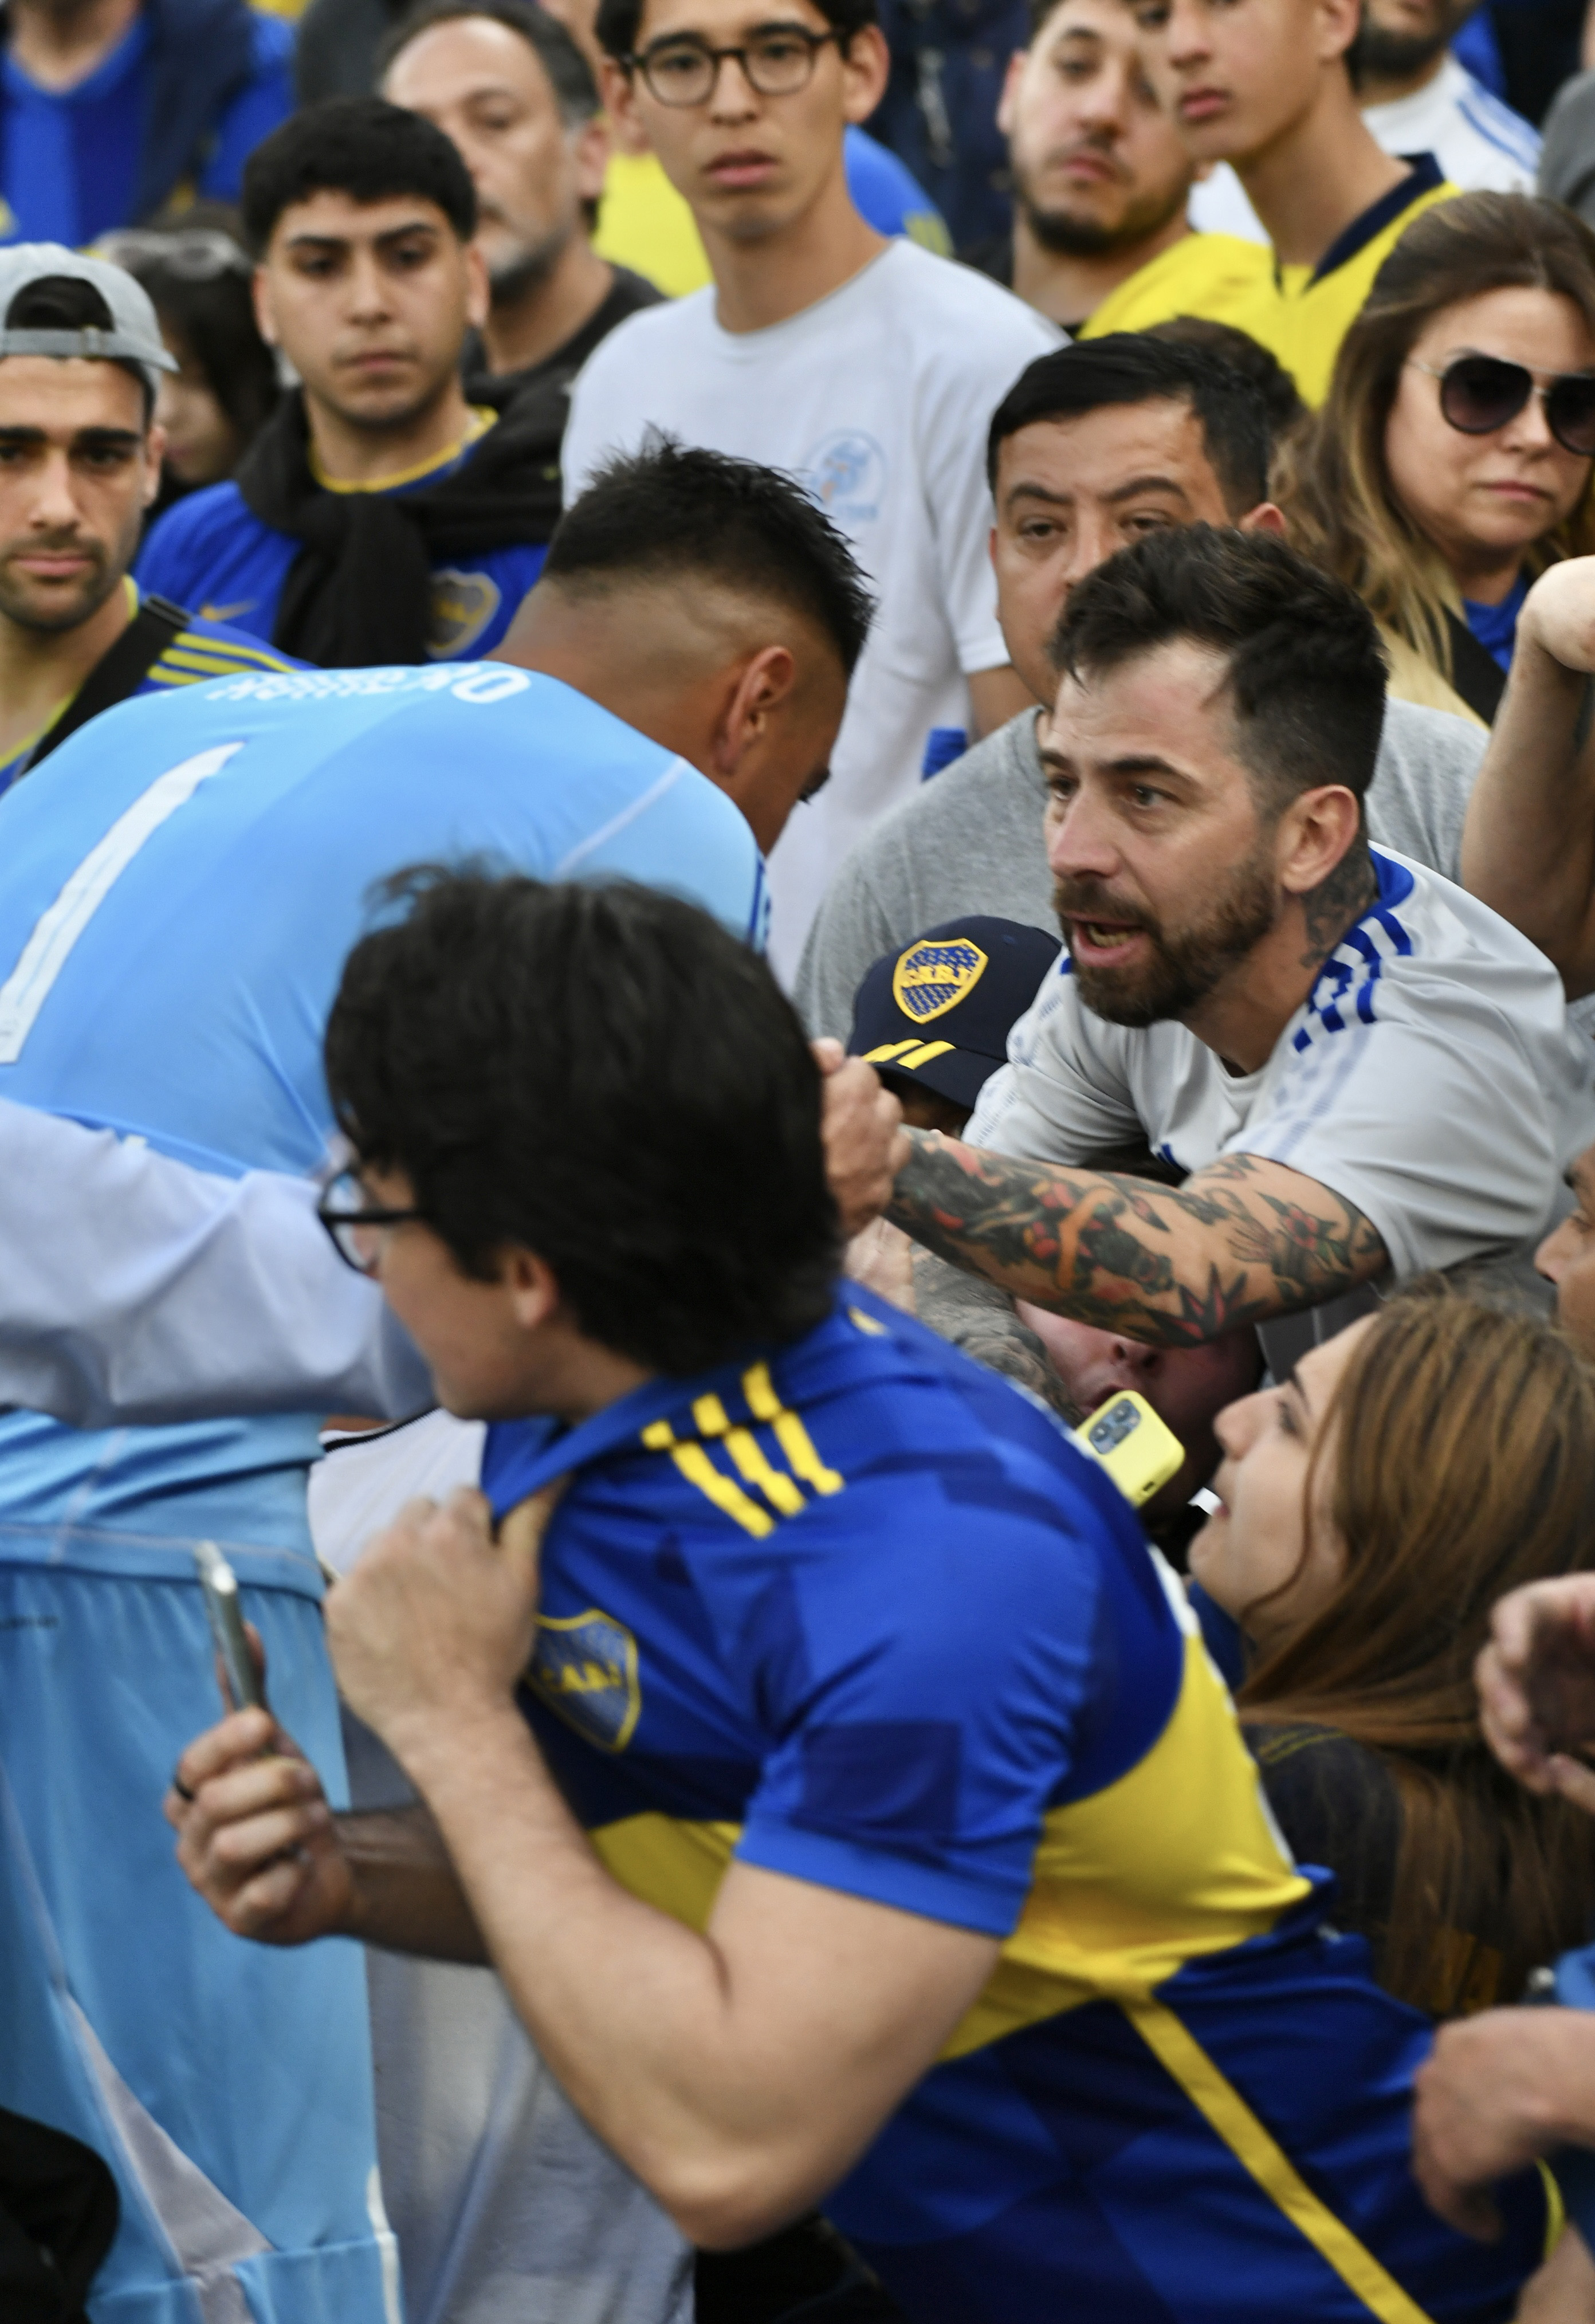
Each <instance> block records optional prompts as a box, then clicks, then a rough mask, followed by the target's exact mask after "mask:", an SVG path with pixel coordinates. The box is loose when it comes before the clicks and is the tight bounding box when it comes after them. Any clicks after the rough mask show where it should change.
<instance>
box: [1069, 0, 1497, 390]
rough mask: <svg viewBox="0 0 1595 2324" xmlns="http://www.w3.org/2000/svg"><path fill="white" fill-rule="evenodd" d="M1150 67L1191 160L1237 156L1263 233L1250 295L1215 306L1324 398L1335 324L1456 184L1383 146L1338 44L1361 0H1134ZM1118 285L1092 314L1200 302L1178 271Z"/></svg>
mask: <svg viewBox="0 0 1595 2324" xmlns="http://www.w3.org/2000/svg"><path fill="white" fill-rule="evenodd" d="M1132 5H1133V6H1134V14H1135V17H1136V22H1137V23H1138V25H1139V28H1140V32H1141V35H1142V42H1143V51H1144V54H1145V57H1146V63H1147V72H1148V78H1150V80H1151V82H1152V85H1153V87H1154V88H1156V90H1157V96H1158V99H1159V101H1160V102H1161V103H1162V104H1163V105H1164V106H1166V109H1167V112H1168V115H1169V117H1170V119H1171V120H1173V121H1174V122H1175V123H1176V125H1177V127H1178V128H1179V131H1180V134H1181V135H1182V136H1183V137H1184V138H1185V144H1186V148H1187V150H1188V152H1190V154H1191V156H1192V158H1193V160H1194V161H1230V162H1231V163H1232V164H1233V166H1234V170H1235V174H1236V175H1237V177H1238V178H1239V179H1240V182H1241V185H1242V186H1243V187H1244V188H1245V190H1246V193H1247V195H1248V197H1249V199H1250V202H1251V205H1252V208H1253V209H1254V210H1255V211H1256V212H1257V215H1258V218H1259V219H1260V221H1261V222H1262V225H1263V226H1264V228H1265V229H1266V231H1267V233H1268V236H1269V238H1270V240H1271V242H1272V244H1273V253H1272V257H1273V263H1272V264H1271V265H1268V266H1266V267H1265V268H1264V269H1263V271H1262V272H1260V273H1259V275H1258V278H1257V281H1256V283H1255V285H1254V287H1253V289H1252V291H1251V293H1250V294H1249V296H1248V297H1247V298H1244V299H1240V300H1236V301H1234V302H1233V303H1230V302H1228V301H1227V302H1226V303H1225V305H1224V306H1223V307H1222V309H1212V310H1211V311H1213V312H1215V313H1217V315H1218V318H1219V319H1220V320H1221V321H1222V322H1228V323H1236V324H1239V325H1240V328H1241V329H1242V330H1246V331H1249V332H1250V333H1251V335H1252V337H1254V338H1258V339H1261V341H1262V342H1263V345H1264V346H1266V347H1269V348H1271V349H1272V350H1273V352H1274V354H1275V355H1277V356H1278V358H1279V360H1280V362H1281V363H1282V364H1284V365H1285V368H1286V371H1288V372H1289V373H1290V374H1292V375H1293V377H1294V378H1295V383H1296V385H1297V386H1298V387H1299V388H1300V390H1301V392H1302V393H1303V395H1304V396H1305V398H1306V400H1307V401H1308V402H1309V403H1314V404H1316V403H1322V401H1323V397H1324V394H1325V392H1327V390H1328V386H1329V380H1330V374H1331V373H1332V371H1333V369H1334V359H1335V354H1336V351H1337V349H1338V348H1339V346H1340V343H1341V338H1342V337H1344V335H1345V331H1346V327H1347V326H1348V324H1349V323H1350V322H1351V318H1352V317H1353V316H1354V315H1355V314H1356V313H1357V311H1358V309H1360V307H1361V305H1362V302H1363V300H1365V299H1366V298H1367V296H1368V292H1369V287H1370V285H1371V284H1372V281H1373V278H1374V276H1375V275H1376V274H1377V273H1378V270H1379V267H1380V265H1381V264H1382V263H1383V262H1384V260H1385V258H1386V256H1387V255H1388V253H1389V251H1390V249H1391V247H1392V246H1393V244H1395V243H1396V241H1397V239H1398V237H1399V235H1401V233H1402V231H1403V229H1404V228H1405V227H1406V226H1409V225H1410V224H1411V222H1412V220H1413V219H1414V218H1415V217H1416V216H1417V214H1418V212H1419V210H1421V209H1423V208H1426V207H1427V206H1428V205H1429V204H1430V203H1432V202H1437V201H1443V200H1444V198H1445V197H1446V196H1447V194H1450V193H1454V192H1455V191H1456V189H1455V187H1454V186H1452V185H1450V184H1449V183H1448V182H1447V180H1445V179H1444V177H1443V175H1442V173H1441V170H1440V165H1439V163H1438V162H1437V161H1435V159H1434V155H1433V154H1432V153H1420V154H1418V155H1416V156H1415V157H1413V156H1408V157H1406V159H1402V160H1397V159H1395V158H1393V157H1392V156H1391V155H1390V154H1388V153H1386V152H1381V150H1380V148H1379V147H1378V145H1377V144H1376V143H1375V142H1374V139H1373V136H1372V134H1371V133H1370V132H1369V129H1368V128H1367V127H1366V126H1365V124H1364V123H1363V120H1362V116H1361V115H1360V112H1359V111H1358V109H1357V94H1356V91H1355V89H1354V88H1353V87H1352V82H1351V70H1350V69H1349V66H1348V61H1347V60H1348V58H1349V56H1350V55H1351V51H1352V46H1353V43H1354V42H1355V41H1356V38H1357V34H1358V31H1359V28H1360V23H1361V21H1362V9H1361V0H1243V5H1240V6H1229V5H1224V0H1132ZM1147 292H1148V295H1145V296H1141V295H1138V291H1137V287H1136V286H1135V285H1134V284H1133V283H1130V284H1126V285H1124V286H1123V287H1122V289H1121V290H1120V292H1119V293H1118V294H1117V295H1115V296H1113V297H1111V298H1109V299H1106V300H1103V302H1102V306H1101V307H1100V308H1099V309H1098V310H1097V312H1096V314H1095V316H1094V317H1093V320H1092V324H1091V328H1092V329H1093V330H1099V331H1133V330H1140V329H1142V328H1144V327H1145V326H1146V325H1147V324H1148V323H1156V322H1160V321H1162V320H1163V318H1165V317H1166V316H1168V315H1175V314H1181V313H1197V314H1200V313H1203V312H1207V311H1209V310H1208V309H1204V308H1203V307H1202V306H1200V305H1198V304H1196V303H1195V302H1194V301H1192V300H1188V299H1185V298H1183V297H1182V296H1181V294H1180V291H1179V288H1178V282H1177V278H1172V279H1166V280H1162V281H1155V282H1151V283H1149V284H1148V286H1147Z"/></svg>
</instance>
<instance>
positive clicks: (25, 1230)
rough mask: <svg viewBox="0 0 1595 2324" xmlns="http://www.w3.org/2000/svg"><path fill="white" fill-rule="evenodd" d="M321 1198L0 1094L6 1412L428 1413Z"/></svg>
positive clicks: (424, 1376)
mask: <svg viewBox="0 0 1595 2324" xmlns="http://www.w3.org/2000/svg"><path fill="white" fill-rule="evenodd" d="M317 1199H318V1188H317V1186H316V1185H314V1183H313V1182H312V1181H310V1180H309V1179H303V1178H291V1177H287V1176H279V1175H277V1174H276V1173H274V1172H272V1171H254V1172H251V1173H250V1174H249V1175H248V1176H244V1177H242V1178H223V1177H217V1176H210V1175H209V1174H208V1173H207V1172H204V1171H199V1170H192V1169H189V1168H188V1167H186V1166H185V1165H183V1164H182V1163H180V1162H174V1161H171V1159H169V1158H168V1157H166V1156H164V1155H161V1154H156V1153H154V1152H152V1150H151V1148H149V1147H147V1146H145V1145H143V1143H141V1142H140V1141H139V1140H137V1139H119V1138H117V1137H115V1135H113V1133H112V1132H110V1131H109V1130H85V1129H83V1128H81V1127H80V1126H79V1125H78V1123H76V1122H72V1121H68V1120H62V1119H60V1118H59V1117H58V1116H56V1115H54V1114H48V1113H41V1112H38V1111H35V1110H34V1109H33V1108H32V1107H29V1106H21V1105H15V1104H12V1103H10V1102H6V1101H4V1100H0V1405H23V1406H28V1407H29V1408H30V1409H32V1410H33V1411H37V1412H47V1413H50V1414H51V1415H52V1416H54V1417H55V1418H56V1419H58V1420H64V1421H67V1422H69V1423H70V1425H72V1426H74V1427H77V1428H106V1427H112V1426H116V1425H159V1424H161V1423H167V1422H173V1421H182V1420H201V1419H209V1418H215V1417H217V1416H235V1415H238V1416H242V1415H245V1414H251V1413H262V1412H326V1413H331V1412H358V1413H364V1414H369V1415H371V1416H373V1417H377V1416H380V1417H383V1418H399V1417H401V1416H404V1415H406V1414H409V1413H414V1412H419V1411H424V1410H425V1409H426V1408H427V1407H428V1406H430V1405H431V1404H432V1403H434V1402H435V1400H436V1399H435V1397H434V1395H433V1390H432V1384H431V1379H430V1376H429V1372H428V1370H427V1368H426V1366H425V1364H424V1363H423V1362H422V1360H421V1358H420V1356H419V1353H418V1351H417V1350H416V1347H415V1345H414V1342H412V1341H411V1340H410V1337H409V1335H408V1333H405V1332H404V1330H403V1329H402V1327H401V1325H400V1324H399V1323H397V1322H396V1321H395V1320H394V1318H393V1317H392V1314H390V1312H389V1310H388V1307H387V1305H386V1303H385V1302H384V1300H383V1296H382V1294H381V1292H380V1291H379V1290H378V1289H377V1286H376V1285H375V1284H374V1283H371V1282H368V1281H367V1280H366V1279H365V1278H364V1277H362V1276H359V1275H356V1274H355V1272H354V1271H353V1269H352V1268H347V1267H346V1266H345V1265H344V1263H343V1261H342V1260H341V1259H339V1258H338V1256H337V1252H336V1251H335V1250H333V1247H332V1244H331V1242H330V1241H329V1240H328V1239H327V1234H326V1232H325V1231H324V1230H323V1228H322V1226H321V1224H320V1222H319V1221H318V1219H317V1216H316V1203H317Z"/></svg>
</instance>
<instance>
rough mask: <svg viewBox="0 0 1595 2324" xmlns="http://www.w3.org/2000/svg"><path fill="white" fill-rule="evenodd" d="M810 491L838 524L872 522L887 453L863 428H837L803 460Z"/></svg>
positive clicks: (877, 510)
mask: <svg viewBox="0 0 1595 2324" xmlns="http://www.w3.org/2000/svg"><path fill="white" fill-rule="evenodd" d="M803 475H804V479H805V482H806V483H807V485H808V489H809V491H810V492H811V493H813V494H814V496H815V498H816V501H818V503H819V504H820V506H821V507H822V508H823V509H824V510H825V514H826V515H827V516H828V517H831V518H833V519H834V521H835V522H836V523H837V524H869V523H870V522H871V521H872V520H873V519H874V518H876V517H878V516H879V515H880V503H881V499H882V497H883V496H884V494H885V491H886V455H885V453H884V452H883V451H882V450H881V448H880V445H879V444H877V442H876V441H875V438H873V437H872V436H866V435H865V434H864V432H863V430H862V428H834V429H832V431H831V433H830V434H829V435H828V436H824V437H822V438H820V441H819V442H818V443H817V444H816V447H815V448H814V450H813V451H812V452H811V453H810V454H809V456H808V457H807V460H805V462H804V463H803Z"/></svg>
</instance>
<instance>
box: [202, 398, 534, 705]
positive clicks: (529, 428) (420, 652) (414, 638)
mask: <svg viewBox="0 0 1595 2324" xmlns="http://www.w3.org/2000/svg"><path fill="white" fill-rule="evenodd" d="M483 400H484V401H491V400H492V399H491V390H490V391H489V392H488V394H487V395H486V396H484V398H483ZM566 410H567V403H566V398H565V396H564V394H563V393H562V392H560V393H540V392H535V391H534V392H531V393H530V394H526V395H520V396H514V397H512V400H511V401H509V403H508V405H507V407H506V409H505V410H504V411H503V412H502V415H501V417H500V419H499V420H498V421H497V423H496V425H495V426H494V427H493V428H492V429H490V430H489V431H488V433H487V434H486V435H485V436H484V437H483V438H481V439H480V441H479V442H478V443H477V445H476V446H475V449H474V450H473V451H472V452H470V453H469V454H468V455H467V457H466V459H465V460H464V461H462V463H461V464H460V466H458V467H457V468H456V469H454V470H453V471H452V473H451V474H450V475H447V476H445V477H443V478H442V479H441V481H440V482H439V483H438V484H429V485H426V486H424V487H423V488H421V489H420V490H419V491H415V492H410V493H329V492H327V490H326V489H325V488H324V487H323V486H322V485H320V484H318V483H317V481H316V479H315V477H314V475H312V474H311V471H310V462H309V438H308V437H307V434H306V430H305V412H304V400H303V397H302V396H301V395H300V394H299V393H297V392H296V393H294V394H292V395H285V396H284V397H283V399H282V401H281V403H280V404H279V405H278V407H277V410H275V411H274V412H273V413H272V417H271V419H270V420H268V421H267V422H266V425H265V426H264V428H263V429H262V430H261V432H260V434H259V435H258V436H257V437H256V438H255V439H254V443H253V445H252V446H251V447H250V448H249V451H248V453H247V455H246V456H245V457H244V462H243V464H242V466H240V467H239V469H238V473H237V477H236V482H237V485H238V489H239V491H240V492H241V493H243V495H244V501H245V503H247V505H248V506H249V507H250V508H251V509H252V510H253V511H254V514H255V515H256V516H258V517H259V518H260V520H261V521H262V523H263V524H269V525H270V526H271V527H272V530H274V531H276V532H286V533H290V534H291V535H292V536H293V537H294V539H297V540H299V541H300V543H301V544H302V546H301V547H300V553H299V555H298V556H297V557H296V558H294V560H293V563H292V565H291V566H290V567H289V572H288V578H287V579H286V581H285V582H284V583H283V585H282V595H281V598H280V600H279V601H278V605H277V621H276V625H275V627H274V629H273V630H272V644H273V645H277V646H281V649H282V650H283V652H284V653H290V654H296V655H298V656H299V658H300V659H301V660H303V661H310V662H316V663H318V665H319V666H320V667H321V668H322V669H366V668H369V667H371V666H373V665H375V664H380V663H384V662H419V661H425V660H426V659H427V636H428V630H429V622H430V618H431V604H432V569H433V567H434V566H436V565H438V564H440V563H442V562H443V561H444V560H446V559H447V558H455V557H479V556H481V555H482V554H483V553H484V551H485V550H487V549H506V548H510V547H512V546H513V545H514V544H515V543H517V542H524V543H535V542H538V541H544V540H547V539H549V536H550V534H551V533H552V532H553V530H554V527H555V524H556V523H557V522H558V516H559V438H560V433H561V430H562V429H563V428H564V424H565V415H566Z"/></svg>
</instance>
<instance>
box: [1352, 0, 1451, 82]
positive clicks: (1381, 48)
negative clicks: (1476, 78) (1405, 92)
mask: <svg viewBox="0 0 1595 2324" xmlns="http://www.w3.org/2000/svg"><path fill="white" fill-rule="evenodd" d="M1463 14H1464V12H1463V11H1461V10H1460V9H1457V8H1455V7H1449V6H1448V7H1444V8H1443V9H1442V12H1441V16H1442V22H1441V24H1440V27H1439V29H1438V30H1436V31H1435V32H1387V31H1386V30H1385V29H1384V27H1383V26H1382V25H1379V24H1376V23H1373V22H1372V21H1371V20H1370V19H1369V18H1368V17H1366V16H1365V17H1364V18H1363V22H1362V29H1361V31H1360V32H1359V33H1358V35H1357V56H1358V59H1359V61H1360V64H1361V66H1362V69H1363V70H1364V71H1365V72H1368V73H1371V74H1372V75H1373V77H1374V78H1375V79H1376V80H1407V79H1410V78H1411V77H1412V75H1413V74H1414V73H1420V72H1422V71H1423V69H1424V66H1425V65H1431V64H1433V63H1434V60H1435V58H1436V57H1437V56H1438V55H1439V54H1440V52H1441V51H1442V50H1443V49H1445V48H1449V47H1450V45H1451V42H1452V36H1453V34H1454V33H1455V32H1456V31H1457V29H1458V27H1459V25H1460V24H1461V22H1462V21H1463Z"/></svg>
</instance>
